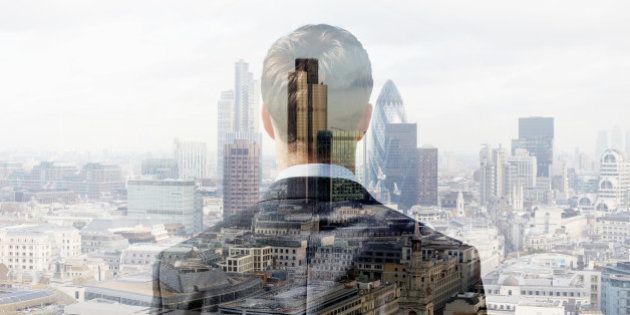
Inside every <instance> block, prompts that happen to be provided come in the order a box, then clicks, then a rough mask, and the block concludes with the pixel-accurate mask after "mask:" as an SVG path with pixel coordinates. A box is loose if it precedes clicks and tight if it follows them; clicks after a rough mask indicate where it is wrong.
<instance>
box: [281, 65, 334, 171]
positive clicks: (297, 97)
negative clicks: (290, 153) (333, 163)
mask: <svg viewBox="0 0 630 315" xmlns="http://www.w3.org/2000/svg"><path fill="white" fill-rule="evenodd" d="M288 80H289V81H288V94H289V99H288V107H287V117H288V121H287V123H288V125H287V132H288V144H289V148H291V147H293V148H294V149H295V150H298V151H302V152H300V155H301V156H305V157H308V159H309V162H311V163H312V162H315V161H314V159H316V158H317V157H316V156H317V150H318V148H317V134H318V132H324V131H326V130H327V129H328V120H327V119H328V96H327V95H328V87H327V86H326V85H324V84H320V83H319V77H318V61H317V59H299V58H298V59H295V71H292V72H290V73H289V78H288Z"/></svg>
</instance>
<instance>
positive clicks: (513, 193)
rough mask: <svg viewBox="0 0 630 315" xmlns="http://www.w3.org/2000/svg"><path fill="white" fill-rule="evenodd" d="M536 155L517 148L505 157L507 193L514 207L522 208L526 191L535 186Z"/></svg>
mask: <svg viewBox="0 0 630 315" xmlns="http://www.w3.org/2000/svg"><path fill="white" fill-rule="evenodd" d="M536 169H537V163H536V157H535V156H531V155H529V153H528V152H527V150H525V149H517V150H515V152H514V154H513V155H512V156H510V157H508V158H507V172H506V182H507V193H508V194H509V196H510V201H511V204H512V205H513V206H516V207H513V208H514V209H517V210H519V209H522V207H523V204H522V203H523V201H524V197H525V193H526V192H531V191H532V190H533V189H534V188H535V187H536V173H537V172H536Z"/></svg>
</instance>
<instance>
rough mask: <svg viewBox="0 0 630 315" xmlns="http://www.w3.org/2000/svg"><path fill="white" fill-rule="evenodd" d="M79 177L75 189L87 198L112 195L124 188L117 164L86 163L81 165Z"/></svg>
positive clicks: (120, 171) (123, 181)
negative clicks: (79, 179)
mask: <svg viewBox="0 0 630 315" xmlns="http://www.w3.org/2000/svg"><path fill="white" fill-rule="evenodd" d="M80 178H81V181H79V182H78V183H77V184H78V185H76V186H77V187H76V191H77V193H79V194H80V195H82V196H86V197H88V198H101V197H113V196H116V195H118V194H119V193H120V192H121V191H122V190H123V189H124V188H125V180H124V178H123V176H122V170H121V169H120V166H118V165H106V164H100V163H88V164H86V165H84V166H83V168H82V170H81V174H80Z"/></svg>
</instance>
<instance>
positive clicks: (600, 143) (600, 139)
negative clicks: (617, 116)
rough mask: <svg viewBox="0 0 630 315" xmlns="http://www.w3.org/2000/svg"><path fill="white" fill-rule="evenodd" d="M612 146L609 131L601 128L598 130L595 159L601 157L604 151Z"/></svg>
mask: <svg viewBox="0 0 630 315" xmlns="http://www.w3.org/2000/svg"><path fill="white" fill-rule="evenodd" d="M609 147H610V142H609V141H608V131H606V130H600V131H598V132H597V141H596V142H595V156H594V159H599V158H600V157H601V156H602V153H604V151H605V150H606V149H608V148H609Z"/></svg>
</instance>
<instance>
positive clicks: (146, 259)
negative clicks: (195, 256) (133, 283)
mask: <svg viewBox="0 0 630 315" xmlns="http://www.w3.org/2000/svg"><path fill="white" fill-rule="evenodd" d="M165 250H168V254H169V255H171V256H177V257H168V259H172V260H176V259H177V258H178V257H180V258H184V257H186V256H187V255H189V253H190V252H191V251H192V250H193V249H192V248H191V247H190V246H185V245H182V246H177V240H170V241H169V242H165V243H159V244H155V243H136V244H131V245H130V246H129V247H128V248H126V249H124V250H123V251H122V253H121V254H120V271H119V272H120V273H122V274H125V273H137V272H147V271H148V272H150V271H151V268H152V266H153V263H154V262H155V260H156V258H157V257H158V255H160V254H161V253H162V252H164V251H165Z"/></svg>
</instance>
